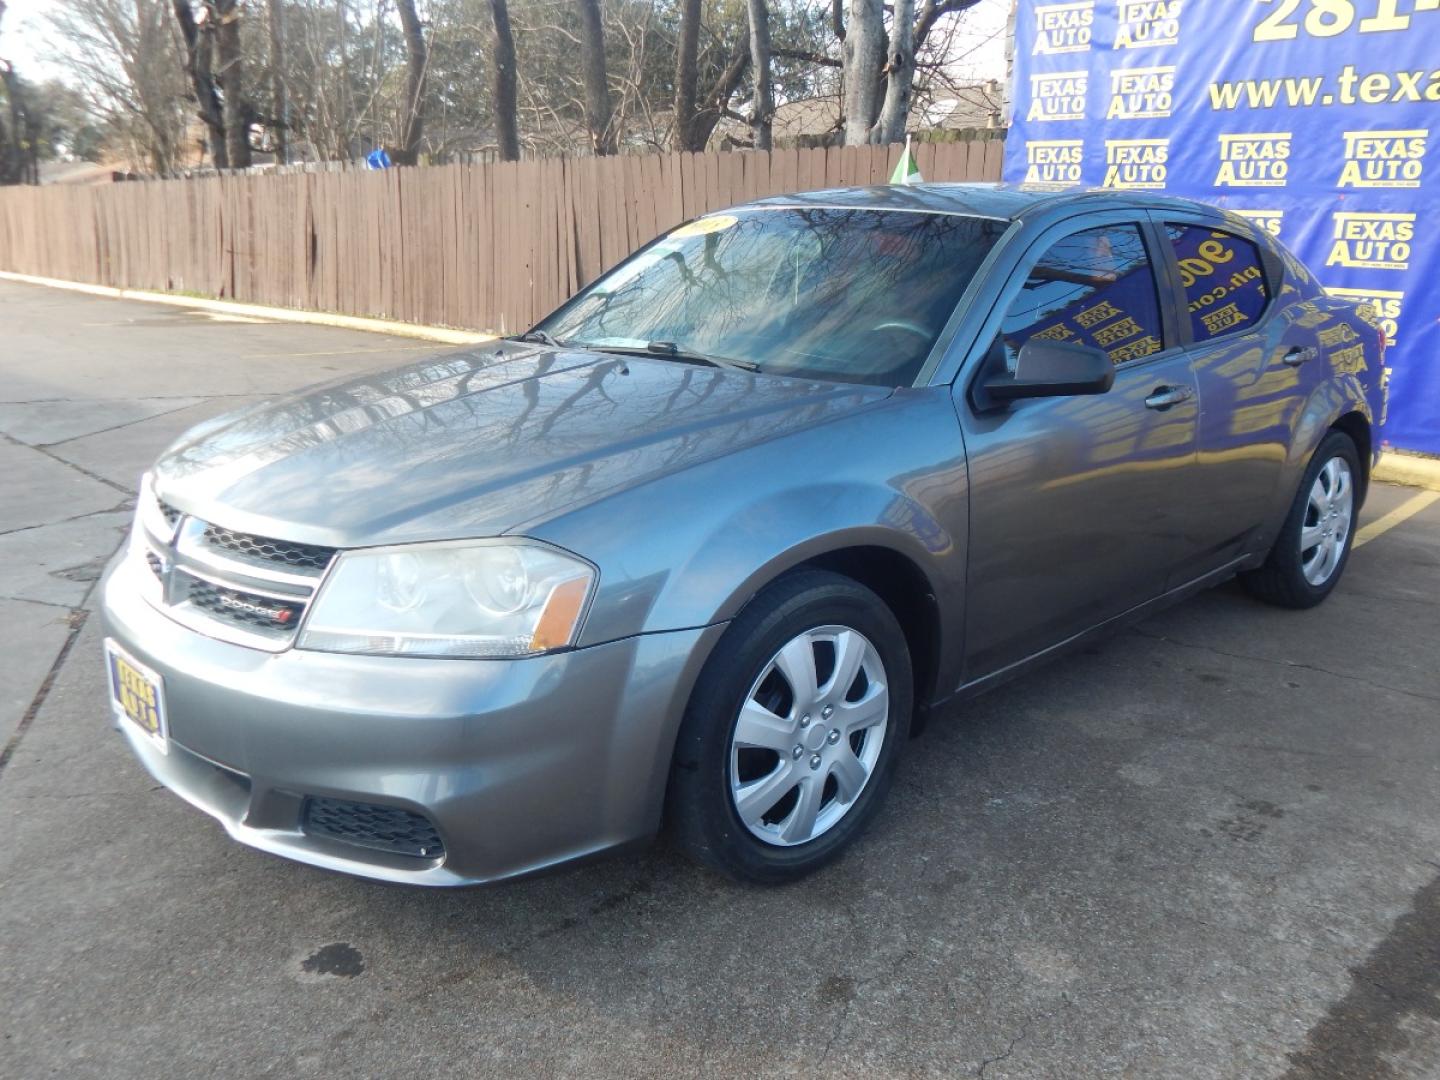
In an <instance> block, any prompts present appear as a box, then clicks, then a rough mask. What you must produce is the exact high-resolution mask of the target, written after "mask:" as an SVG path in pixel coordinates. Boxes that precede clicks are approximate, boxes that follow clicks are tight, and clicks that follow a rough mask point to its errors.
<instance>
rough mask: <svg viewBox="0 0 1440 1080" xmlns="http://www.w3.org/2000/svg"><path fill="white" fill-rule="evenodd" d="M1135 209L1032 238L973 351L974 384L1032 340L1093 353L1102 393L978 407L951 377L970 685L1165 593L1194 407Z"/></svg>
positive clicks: (1178, 534) (1191, 455) (1179, 522)
mask: <svg viewBox="0 0 1440 1080" xmlns="http://www.w3.org/2000/svg"><path fill="white" fill-rule="evenodd" d="M1139 218H1140V215H1139V214H1138V213H1137V214H1134V215H1129V214H1123V213H1112V214H1103V215H1096V214H1089V215H1086V216H1085V217H1084V218H1083V219H1074V220H1072V221H1071V222H1068V223H1064V224H1062V225H1058V226H1055V227H1053V228H1051V229H1049V230H1048V231H1047V232H1045V233H1042V234H1041V235H1040V237H1039V238H1037V239H1036V241H1035V242H1034V244H1032V245H1031V247H1030V248H1029V249H1028V250H1027V251H1026V254H1025V257H1024V258H1022V260H1021V262H1020V263H1019V265H1018V267H1017V268H1016V270H1015V271H1014V273H1013V274H1012V275H1011V277H1010V279H1009V281H1008V282H1007V283H1006V286H1005V288H1004V290H1003V291H1002V293H1001V296H1000V300H999V302H998V303H997V305H996V307H995V310H994V311H993V312H992V315H991V317H990V320H989V322H988V323H987V326H986V330H985V336H984V337H983V338H982V342H988V343H987V344H982V345H980V346H977V348H983V349H984V355H983V357H982V358H981V361H980V364H979V371H978V374H980V375H981V376H982V377H983V375H984V373H985V372H986V371H987V370H988V371H994V370H996V369H997V367H998V366H1000V365H1008V366H1009V367H1010V369H1011V370H1012V371H1013V370H1014V361H1015V357H1016V355H1017V353H1018V352H1019V349H1020V346H1021V345H1022V344H1023V343H1024V342H1025V341H1027V340H1029V339H1030V338H1039V339H1048V340H1053V341H1063V342H1070V343H1074V344H1081V345H1089V346H1093V347H1097V348H1100V349H1103V350H1104V351H1105V352H1107V353H1108V354H1109V356H1110V358H1111V360H1112V361H1113V362H1114V363H1115V384H1114V386H1113V387H1112V388H1111V389H1110V390H1109V391H1108V392H1107V393H1104V394H1096V395H1086V396H1068V397H1063V396H1062V397H1048V398H1035V399H1029V400H1021V401H1013V402H1011V403H1009V404H1008V405H1002V406H1001V407H998V408H993V409H989V410H980V409H977V408H976V406H975V404H974V400H973V398H972V396H971V395H970V394H969V393H968V392H967V389H966V388H967V387H968V386H969V385H970V383H971V382H972V381H973V377H974V374H975V373H976V372H977V368H976V365H973V364H972V365H967V370H966V372H965V373H964V374H963V375H962V378H961V379H959V380H958V381H957V383H956V389H955V395H956V408H957V410H958V411H959V414H960V419H961V423H962V425H963V428H964V436H965V443H966V453H967V455H968V459H969V475H970V552H969V561H968V571H967V592H966V598H967V600H966V620H967V622H966V665H965V681H966V682H972V681H974V680H976V679H980V678H984V677H985V676H987V675H992V674H995V673H997V672H1000V671H1002V670H1003V669H1005V668H1006V667H1009V666H1010V665H1012V664H1015V663H1018V662H1020V661H1022V660H1025V659H1026V658H1028V657H1030V656H1032V655H1034V654H1036V653H1038V652H1041V651H1043V650H1044V649H1046V648H1048V647H1050V646H1053V645H1056V644H1059V643H1060V642H1062V641H1064V640H1065V639H1067V638H1069V637H1071V636H1073V635H1075V634H1078V633H1080V632H1082V631H1084V630H1087V629H1089V628H1090V627H1092V626H1095V625H1097V624H1099V623H1101V622H1103V621H1105V620H1106V619H1108V618H1110V617H1112V616H1115V615H1118V614H1120V613H1122V612H1124V611H1126V610H1128V609H1130V608H1132V607H1135V606H1136V605H1138V604H1142V603H1144V602H1145V601H1147V600H1150V599H1153V598H1155V597H1157V596H1158V595H1160V593H1161V592H1162V591H1163V589H1164V587H1165V581H1166V576H1167V574H1168V573H1169V571H1170V569H1171V567H1172V566H1175V565H1177V564H1179V563H1181V562H1182V561H1183V560H1184V558H1185V530H1184V527H1183V526H1184V524H1185V521H1186V517H1185V513H1184V511H1185V508H1186V506H1185V504H1186V500H1187V498H1188V492H1189V491H1190V489H1191V487H1192V485H1193V483H1194V473H1195V469H1196V422H1197V417H1198V414H1199V402H1198V398H1197V395H1196V384H1195V378H1194V375H1193V374H1192V372H1191V368H1190V363H1189V360H1188V359H1187V357H1186V355H1185V354H1184V353H1183V352H1182V351H1181V350H1180V348H1179V345H1180V342H1179V340H1178V335H1177V334H1176V329H1175V320H1174V312H1173V311H1172V310H1170V306H1169V304H1168V303H1166V302H1162V297H1163V296H1165V295H1166V293H1165V292H1163V291H1162V290H1161V289H1160V288H1159V287H1158V283H1157V274H1158V273H1162V272H1163V271H1161V270H1159V269H1158V268H1159V267H1161V266H1162V265H1163V263H1162V261H1161V259H1160V257H1159V251H1160V249H1159V247H1158V244H1157V238H1156V236H1155V234H1154V233H1153V232H1152V231H1151V227H1150V226H1149V224H1148V223H1142V222H1141V221H1140V220H1139Z"/></svg>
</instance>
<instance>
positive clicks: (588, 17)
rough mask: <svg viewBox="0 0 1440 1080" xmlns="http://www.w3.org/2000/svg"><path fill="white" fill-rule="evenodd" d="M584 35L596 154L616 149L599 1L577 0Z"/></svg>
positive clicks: (587, 106)
mask: <svg viewBox="0 0 1440 1080" xmlns="http://www.w3.org/2000/svg"><path fill="white" fill-rule="evenodd" d="M578 2H579V5H580V23H581V28H582V31H583V32H582V34H581V37H580V50H581V53H582V54H583V61H584V67H585V126H586V127H587V128H588V129H589V131H590V147H591V149H592V150H594V151H595V153H597V154H613V153H614V152H615V145H616V139H615V129H614V128H613V127H612V126H611V123H610V84H609V82H608V79H607V76H606V73H605V26H604V23H603V22H601V19H600V0H578Z"/></svg>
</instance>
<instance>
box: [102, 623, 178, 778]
mask: <svg viewBox="0 0 1440 1080" xmlns="http://www.w3.org/2000/svg"><path fill="white" fill-rule="evenodd" d="M105 663H106V667H107V668H108V669H109V672H110V706H111V708H113V709H114V710H115V715H116V716H118V717H120V719H121V720H122V721H124V722H125V723H129V724H133V725H135V727H137V728H139V729H140V730H141V731H142V732H143V733H144V734H145V735H146V736H147V737H148V738H149V739H150V741H151V742H153V743H154V744H155V746H156V747H157V748H158V749H159V751H160V752H161V753H162V754H163V753H165V751H166V745H165V744H166V740H167V739H168V738H169V728H168V727H167V725H166V723H165V684H164V682H163V681H162V680H161V678H160V676H159V675H157V674H155V672H153V671H151V670H150V669H149V668H148V667H146V666H145V665H144V664H142V663H140V661H139V660H136V659H135V658H134V657H133V656H131V655H130V654H129V653H127V652H126V651H125V650H124V649H122V648H120V646H119V645H116V644H115V642H113V641H111V640H110V639H109V638H106V639H105Z"/></svg>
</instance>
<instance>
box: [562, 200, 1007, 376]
mask: <svg viewBox="0 0 1440 1080" xmlns="http://www.w3.org/2000/svg"><path fill="white" fill-rule="evenodd" d="M1006 225H1007V223H1006V222H1003V221H995V220H991V219H989V218H977V217H969V216H962V215H956V214H933V213H916V212H911V211H899V210H872V209H839V208H836V209H782V210H738V211H734V212H732V213H726V214H713V215H711V216H709V217H705V218H700V219H698V220H696V221H693V222H690V223H689V224H687V225H682V226H681V227H680V228H678V229H676V230H674V231H673V232H671V233H670V234H669V235H668V236H666V237H664V238H662V239H661V240H659V241H658V242H656V243H655V244H652V245H651V246H650V247H648V248H646V249H644V250H642V251H640V252H638V253H637V254H635V255H633V256H631V257H630V258H629V259H627V260H626V261H625V262H623V263H621V264H620V265H619V266H617V267H616V268H615V269H614V270H612V271H610V272H609V273H608V274H606V275H605V276H604V277H602V278H601V279H600V280H599V281H597V282H595V284H593V285H591V286H590V287H589V288H587V289H585V290H584V291H583V292H581V293H580V294H579V295H578V296H577V297H576V298H575V299H574V300H572V301H571V302H570V303H569V304H567V305H566V306H565V307H563V308H561V309H560V310H559V311H558V312H556V313H555V314H554V315H552V316H550V318H548V319H546V320H545V321H544V322H543V323H542V324H541V325H540V327H539V328H540V329H542V330H544V331H545V332H547V333H548V334H550V335H551V336H552V337H554V338H556V339H557V340H559V341H561V342H563V343H564V344H566V345H574V346H581V347H591V348H601V349H603V348H607V347H609V348H615V349H644V348H645V346H646V345H647V344H648V343H651V342H667V343H671V344H673V345H675V346H676V347H677V348H678V350H680V351H682V352H690V353H700V354H703V355H707V356H713V357H720V358H727V359H731V360H741V361H746V362H748V363H753V364H756V365H758V366H759V368H760V369H761V370H762V371H766V372H771V373H774V374H780V375H797V376H803V377H811V378H822V379H835V380H840V381H845V382H859V383H871V384H875V385H888V386H908V385H911V384H912V383H913V382H914V379H915V376H916V375H917V374H918V373H919V371H920V368H921V366H922V365H923V364H924V362H925V359H926V357H927V356H928V355H929V353H930V350H931V348H932V347H933V346H934V344H935V342H936V340H937V338H938V337H939V336H940V332H941V330H942V329H943V328H944V326H945V323H946V322H947V321H948V320H949V318H950V315H951V314H952V312H954V310H955V307H956V304H957V303H958V302H959V300H960V297H961V295H962V294H963V293H964V292H965V288H966V286H968V285H969V284H970V281H971V279H972V278H973V277H974V276H975V271H976V270H977V269H978V268H979V266H980V263H981V262H982V261H983V260H984V258H985V256H986V255H987V254H988V253H989V251H990V249H991V248H992V247H993V246H994V244H995V241H996V240H997V239H998V238H999V237H1000V236H1001V235H1002V234H1003V233H1004V231H1005V228H1006Z"/></svg>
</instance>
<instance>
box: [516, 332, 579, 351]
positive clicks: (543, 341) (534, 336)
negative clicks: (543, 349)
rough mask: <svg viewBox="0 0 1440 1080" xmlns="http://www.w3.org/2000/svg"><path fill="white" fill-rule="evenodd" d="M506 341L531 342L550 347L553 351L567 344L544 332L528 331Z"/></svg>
mask: <svg viewBox="0 0 1440 1080" xmlns="http://www.w3.org/2000/svg"><path fill="white" fill-rule="evenodd" d="M505 340H506V341H529V342H533V343H535V344H536V345H549V346H550V347H551V348H552V349H560V348H564V346H565V343H564V342H563V341H561V340H560V339H559V338H556V337H551V336H550V335H549V334H547V333H546V332H545V331H544V330H526V331H525V333H523V334H512V335H511V336H510V337H507V338H506V339H505Z"/></svg>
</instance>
